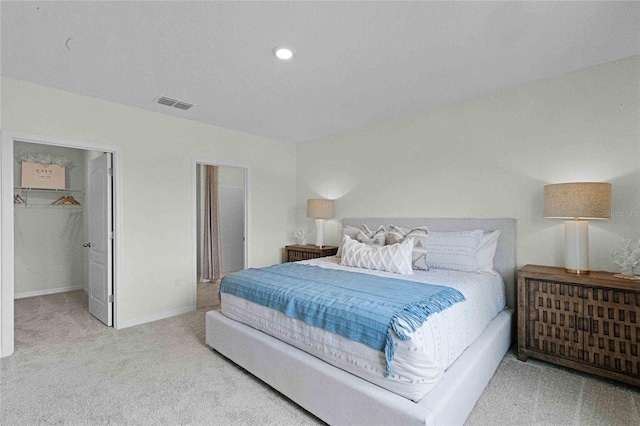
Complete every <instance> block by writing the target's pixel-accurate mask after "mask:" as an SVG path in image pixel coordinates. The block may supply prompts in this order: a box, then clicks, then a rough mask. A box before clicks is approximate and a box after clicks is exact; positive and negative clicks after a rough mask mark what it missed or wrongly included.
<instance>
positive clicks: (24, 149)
mask: <svg viewBox="0 0 640 426" xmlns="http://www.w3.org/2000/svg"><path fill="white" fill-rule="evenodd" d="M14 154H15V156H16V157H17V158H19V157H20V156H22V155H29V154H34V155H38V154H44V155H50V156H53V157H63V158H66V159H67V160H68V161H69V163H68V164H67V166H66V168H65V172H66V173H65V175H66V179H65V183H66V185H65V187H66V188H67V189H73V190H79V191H84V190H85V182H86V178H85V175H86V167H85V156H84V152H83V151H82V150H78V149H73V148H64V147H56V146H48V145H40V144H33V143H24V142H16V143H15V144H14ZM13 171H14V185H13V186H14V187H16V188H18V187H21V186H22V185H21V176H22V164H21V162H14V169H13ZM24 195H25V197H26V198H27V202H28V204H25V205H20V204H18V205H14V256H15V261H14V265H15V269H14V277H15V278H14V293H15V296H16V297H24V296H29V295H36V294H38V293H45V292H51V291H55V290H56V289H65V288H68V287H75V288H77V287H86V281H87V265H86V262H85V257H84V253H83V251H84V249H83V248H82V243H83V242H84V241H85V240H86V231H87V230H86V223H85V220H84V213H83V210H84V209H83V208H79V209H78V208H77V207H76V206H69V205H65V206H46V204H50V203H51V202H52V201H55V200H56V199H57V198H58V197H60V196H62V195H67V194H66V193H59V192H49V193H47V192H37V191H36V192H28V193H25V194H24ZM72 195H73V196H74V197H75V198H77V199H78V200H79V201H80V202H81V203H83V205H84V193H73V194H72Z"/></svg>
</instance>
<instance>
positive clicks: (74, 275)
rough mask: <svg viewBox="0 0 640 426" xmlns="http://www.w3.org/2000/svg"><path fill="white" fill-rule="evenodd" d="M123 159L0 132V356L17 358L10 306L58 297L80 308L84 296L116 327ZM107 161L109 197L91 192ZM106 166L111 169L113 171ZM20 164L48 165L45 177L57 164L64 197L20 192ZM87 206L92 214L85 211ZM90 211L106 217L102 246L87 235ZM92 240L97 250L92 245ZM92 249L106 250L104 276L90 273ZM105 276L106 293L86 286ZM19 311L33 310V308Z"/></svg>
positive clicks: (25, 188) (108, 149) (74, 144)
mask: <svg viewBox="0 0 640 426" xmlns="http://www.w3.org/2000/svg"><path fill="white" fill-rule="evenodd" d="M121 158H122V156H121V151H120V149H119V148H117V147H112V146H106V145H98V144H90V143H86V142H82V141H73V140H67V139H62V138H54V137H48V136H41V135H30V134H24V133H19V132H9V131H3V132H2V150H1V157H0V160H1V163H0V164H1V168H2V199H1V204H2V226H1V227H0V230H1V231H0V235H1V236H2V256H1V263H0V267H1V268H0V269H1V274H2V303H1V306H0V318H1V332H2V336H1V340H0V342H1V347H0V350H1V354H2V356H6V355H10V354H11V353H13V351H14V337H15V335H14V327H15V322H14V315H15V310H14V305H15V302H14V299H23V300H26V299H24V298H29V297H49V299H47V300H50V299H51V298H53V299H55V298H56V297H54V296H56V295H58V294H60V295H61V296H60V297H58V299H66V300H68V301H69V300H70V301H77V300H80V299H82V298H83V297H85V296H86V297H87V299H88V300H87V301H86V305H87V306H90V305H92V302H91V300H92V299H93V301H94V303H93V305H95V301H96V300H99V301H100V300H103V301H106V302H107V304H106V306H103V307H102V310H100V309H96V308H95V306H94V307H93V308H92V314H93V316H94V317H96V318H99V319H101V320H102V321H103V322H105V323H106V324H107V325H112V326H114V327H115V328H117V327H118V325H117V321H118V316H119V315H118V306H119V305H118V303H117V302H118V297H117V284H118V282H119V280H118V277H119V273H118V265H119V263H120V262H119V261H118V260H119V253H120V249H119V247H120V244H119V238H118V236H119V235H118V232H117V231H118V228H119V227H118V226H117V225H118V223H120V221H121V203H119V202H118V200H119V199H120V197H121V190H120V189H121V182H120V181H121V179H119V177H120V176H121V167H120V164H121ZM100 159H101V160H100ZM31 160H33V161H31ZM105 160H107V163H105V164H100V170H102V172H100V173H103V174H108V175H109V176H111V175H113V185H112V186H111V191H112V192H111V194H107V192H106V191H104V190H103V191H96V190H95V188H96V184H97V181H96V179H95V177H96V174H95V173H92V171H93V172H95V167H94V166H95V164H96V163H104V162H105ZM108 161H112V165H111V166H109V165H108ZM23 163H35V164H49V165H50V166H48V167H47V169H49V168H51V169H53V167H52V166H51V164H56V163H57V165H58V166H64V169H63V170H64V172H62V173H59V175H62V174H63V175H64V177H63V179H64V186H62V188H63V189H60V188H45V189H42V188H39V187H31V188H30V187H29V185H28V182H26V183H27V184H23V182H22V178H23ZM92 176H93V177H92ZM40 178H42V176H41V177H40ZM92 179H93V183H92ZM109 182H111V178H109ZM57 184H59V182H58V183H57ZM36 186H37V185H36ZM40 186H42V185H40ZM45 186H46V185H45ZM92 186H93V188H92V189H90V188H91V187H92ZM96 194H98V196H97V197H96ZM107 198H108V199H109V201H110V203H111V204H110V206H109V207H107V205H106V204H103V205H100V204H99V201H101V200H105V199H107ZM96 202H98V204H96ZM92 205H93V206H94V207H93V208H91V207H90V206H92ZM90 211H94V213H95V212H96V211H103V212H105V215H104V216H103V218H104V217H106V219H103V222H104V223H103V225H107V224H108V227H104V228H103V229H107V228H108V229H110V231H106V232H105V233H104V235H102V236H101V239H102V241H99V240H100V238H96V233H95V229H94V230H93V234H91V232H90V230H91V229H92V227H91V226H90V225H89V224H90V223H94V222H95V217H94V218H93V219H89V216H91V213H90ZM107 211H108V213H109V214H108V215H106V212H107ZM93 216H95V214H94V215H93ZM114 226H115V229H114ZM90 235H91V238H92V239H94V240H96V243H97V244H94V242H93V241H89V240H90V237H89V236H90ZM83 245H85V247H84V248H83ZM92 246H93V247H94V248H99V247H110V248H107V249H106V250H107V251H109V256H108V257H109V260H106V261H104V262H100V264H99V265H98V266H99V267H101V268H102V272H106V275H105V274H100V273H97V272H96V271H98V272H99V269H100V268H96V267H95V265H94V263H95V262H93V260H95V258H96V254H95V253H90V250H93V249H92V248H90V247H92ZM90 260H92V262H90ZM105 276H106V280H105V281H104V282H103V283H106V284H107V285H110V286H111V291H106V292H103V293H100V292H98V291H97V290H98V287H97V286H95V285H93V286H92V285H91V282H92V281H95V279H96V278H97V279H100V278H101V277H105ZM69 292H75V293H74V294H71V293H69ZM66 293H69V294H66ZM47 295H52V296H47ZM63 296H64V297H63ZM34 300H35V299H34ZM82 303H84V302H82ZM82 303H81V304H82ZM22 304H23V305H31V306H33V305H34V304H35V302H34V303H31V304H30V303H28V302H27V303H22ZM99 311H100V312H99ZM101 313H103V314H105V315H101ZM101 316H103V318H100V317H101Z"/></svg>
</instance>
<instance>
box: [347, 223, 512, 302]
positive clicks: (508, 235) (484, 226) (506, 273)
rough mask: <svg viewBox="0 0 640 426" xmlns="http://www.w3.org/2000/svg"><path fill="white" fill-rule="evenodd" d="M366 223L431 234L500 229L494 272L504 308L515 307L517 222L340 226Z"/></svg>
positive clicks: (373, 227) (377, 224) (372, 227)
mask: <svg viewBox="0 0 640 426" xmlns="http://www.w3.org/2000/svg"><path fill="white" fill-rule="evenodd" d="M363 223H364V224H366V225H367V226H368V227H369V228H371V229H375V228H378V227H379V226H380V225H384V226H385V227H387V228H388V227H389V225H397V226H401V227H403V228H415V227H418V226H425V225H426V226H427V227H428V228H429V230H431V231H439V232H450V231H472V230H474V229H481V230H483V231H485V232H488V231H495V230H496V229H500V230H501V233H500V238H499V239H498V247H497V249H496V256H495V259H494V262H493V264H494V269H495V270H496V271H498V272H499V273H500V275H502V279H503V280H504V285H505V290H506V297H507V306H509V307H510V308H514V309H515V307H516V294H517V292H516V220H515V219H458V218H456V219H433V218H423V219H420V218H415V219H414V218H411V219H408V218H397V219H394V218H384V219H382V218H346V219H342V225H343V226H346V225H349V226H355V227H360V226H361V225H362V224H363Z"/></svg>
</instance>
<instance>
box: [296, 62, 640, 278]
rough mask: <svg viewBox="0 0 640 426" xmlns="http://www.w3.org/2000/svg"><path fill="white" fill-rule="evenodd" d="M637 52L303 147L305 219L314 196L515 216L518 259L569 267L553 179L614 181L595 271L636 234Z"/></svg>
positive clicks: (595, 225) (401, 208) (339, 203)
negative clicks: (548, 214)
mask: <svg viewBox="0 0 640 426" xmlns="http://www.w3.org/2000/svg"><path fill="white" fill-rule="evenodd" d="M639 82H640V56H632V57H629V58H626V59H622V60H619V61H615V62H611V63H607V64H603V65H599V66H596V67H592V68H587V69H583V70H579V71H576V72H572V73H568V74H564V75H560V76H557V77H554V78H549V79H545V80H542V81H537V82H532V83H528V84H524V85H521V86H517V87H513V88H510V89H507V90H503V91H500V92H496V93H492V94H488V95H485V96H481V97H478V98H474V99H470V100H467V101H464V102H459V103H455V104H452V105H447V106H443V107H440V108H436V109H432V110H428V111H425V112H423V113H420V114H416V115H412V116H408V117H402V118H398V119H393V120H389V121H384V122H380V123H376V124H373V125H370V126H366V127H363V128H360V129H356V130H353V131H350V132H347V133H344V134H340V135H336V136H333V137H329V138H325V139H321V140H318V141H314V142H310V143H305V144H301V145H299V146H298V151H297V159H298V160H297V164H298V189H297V191H298V192H297V223H298V224H299V225H304V226H307V228H310V229H312V228H311V227H312V223H311V222H310V221H311V219H307V218H306V215H305V210H304V207H303V206H304V205H305V203H306V199H307V198H314V197H318V196H320V197H326V198H334V199H336V204H335V216H336V217H335V219H333V220H330V221H327V229H326V236H327V237H326V240H327V243H328V244H337V243H338V241H339V232H340V231H339V229H340V220H341V219H342V218H344V217H479V218H487V217H512V218H516V219H517V220H518V253H517V256H518V257H517V259H518V264H519V265H520V266H522V265H524V264H526V263H534V264H542V265H557V266H562V265H563V262H564V260H563V253H564V249H563V229H562V221H559V220H552V219H544V218H543V199H542V191H543V187H544V185H546V184H549V183H560V182H572V181H605V182H611V183H612V184H613V201H612V218H611V220H608V221H592V222H591V223H590V248H591V269H594V270H615V267H614V265H613V264H612V263H611V261H610V258H609V251H610V250H612V249H614V248H616V247H617V245H618V242H619V241H620V240H621V239H622V238H623V237H624V238H633V239H638V238H640V120H639V119H638V117H640V106H639V100H640V83H639Z"/></svg>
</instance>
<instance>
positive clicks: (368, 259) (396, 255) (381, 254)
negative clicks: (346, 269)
mask: <svg viewBox="0 0 640 426" xmlns="http://www.w3.org/2000/svg"><path fill="white" fill-rule="evenodd" d="M412 250H413V240H412V239H411V238H409V239H407V240H406V241H404V242H402V243H398V244H393V245H390V246H382V247H379V246H373V245H367V244H363V243H360V242H358V241H355V240H352V239H351V238H349V236H348V235H345V236H344V237H342V258H341V259H340V264H341V265H344V266H353V267H356V268H365V269H373V270H376V271H386V272H395V273H397V274H405V275H410V274H413V269H412V268H411V251H412Z"/></svg>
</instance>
